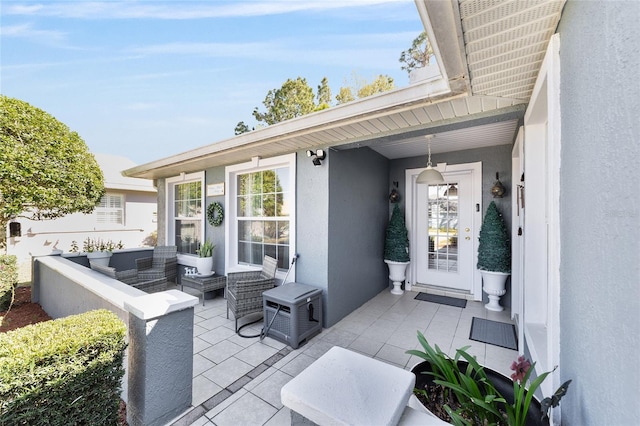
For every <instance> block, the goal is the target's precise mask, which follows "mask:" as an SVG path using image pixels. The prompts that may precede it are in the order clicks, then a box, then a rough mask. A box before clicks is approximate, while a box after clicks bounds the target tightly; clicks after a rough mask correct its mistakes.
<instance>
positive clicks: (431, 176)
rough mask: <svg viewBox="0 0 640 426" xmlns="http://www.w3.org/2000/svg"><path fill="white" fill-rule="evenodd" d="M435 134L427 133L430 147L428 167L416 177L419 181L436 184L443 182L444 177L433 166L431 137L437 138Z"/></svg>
mask: <svg viewBox="0 0 640 426" xmlns="http://www.w3.org/2000/svg"><path fill="white" fill-rule="evenodd" d="M435 137H436V136H435V135H427V136H426V138H427V146H428V148H429V158H428V159H427V168H426V169H425V170H423V171H422V173H420V174H419V175H418V179H416V182H417V183H425V184H427V185H428V184H435V183H443V182H444V178H443V177H442V174H441V173H440V172H439V171H437V170H436V169H434V168H433V167H432V166H431V139H433V138H435Z"/></svg>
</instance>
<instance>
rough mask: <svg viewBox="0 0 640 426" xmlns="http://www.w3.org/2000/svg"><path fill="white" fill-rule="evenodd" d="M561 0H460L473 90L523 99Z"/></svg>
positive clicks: (548, 37)
mask: <svg viewBox="0 0 640 426" xmlns="http://www.w3.org/2000/svg"><path fill="white" fill-rule="evenodd" d="M564 3H565V0H460V2H459V8H460V18H461V20H462V31H463V35H464V41H465V49H466V56H467V64H468V67H469V75H470V79H471V88H472V93H473V94H474V95H480V94H481V95H490V96H500V97H509V98H515V99H524V100H528V99H529V97H530V96H531V91H532V90H533V86H534V84H535V79H536V76H537V74H538V71H539V69H540V65H541V63H542V59H543V58H544V52H545V51H546V48H547V45H548V43H549V40H550V38H551V36H552V35H553V34H554V32H555V29H556V27H557V25H558V21H559V20H560V15H561V13H562V7H563V6H564Z"/></svg>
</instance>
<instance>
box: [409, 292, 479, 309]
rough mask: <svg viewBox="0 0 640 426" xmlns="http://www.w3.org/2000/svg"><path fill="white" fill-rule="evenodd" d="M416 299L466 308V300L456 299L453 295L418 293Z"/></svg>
mask: <svg viewBox="0 0 640 426" xmlns="http://www.w3.org/2000/svg"><path fill="white" fill-rule="evenodd" d="M414 299H416V300H422V301H423V302H433V303H439V304H441V305H449V306H456V307H458V308H466V307H467V301H466V300H465V299H456V298H455V297H449V296H439V295H437V294H429V293H418V295H417V296H416V297H414Z"/></svg>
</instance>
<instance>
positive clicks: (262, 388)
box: [251, 371, 293, 409]
mask: <svg viewBox="0 0 640 426" xmlns="http://www.w3.org/2000/svg"><path fill="white" fill-rule="evenodd" d="M291 379H293V376H290V375H289V374H286V373H284V372H282V371H276V372H275V373H273V374H272V375H271V376H269V377H268V378H267V379H266V380H264V381H263V382H262V383H260V384H259V385H258V386H256V387H255V388H253V389H252V390H251V393H252V394H254V395H256V396H257V397H259V398H260V399H262V400H264V401H266V402H268V403H269V404H271V405H272V406H274V407H275V408H277V409H280V408H282V401H281V400H280V389H282V387H283V386H284V385H286V384H287V383H289V382H290V381H291Z"/></svg>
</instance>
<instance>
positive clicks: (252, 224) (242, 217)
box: [236, 167, 292, 268]
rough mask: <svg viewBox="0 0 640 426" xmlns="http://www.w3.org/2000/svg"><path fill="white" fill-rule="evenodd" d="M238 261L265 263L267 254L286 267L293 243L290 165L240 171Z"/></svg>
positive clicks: (237, 196)
mask: <svg viewBox="0 0 640 426" xmlns="http://www.w3.org/2000/svg"><path fill="white" fill-rule="evenodd" d="M236 184H237V186H236V188H237V194H236V209H237V210H236V211H237V217H236V219H237V236H238V242H237V243H238V263H239V264H246V265H261V264H262V259H263V258H264V256H265V255H267V256H271V257H273V258H275V259H277V260H278V267H279V268H286V267H287V265H288V261H289V246H290V229H291V226H290V211H289V210H290V208H291V205H292V203H291V198H292V193H291V185H290V170H289V167H276V168H273V169H266V170H259V171H252V172H249V173H239V174H237V175H236Z"/></svg>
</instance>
